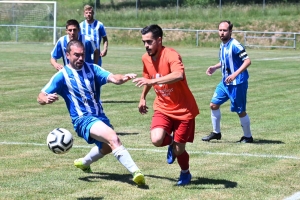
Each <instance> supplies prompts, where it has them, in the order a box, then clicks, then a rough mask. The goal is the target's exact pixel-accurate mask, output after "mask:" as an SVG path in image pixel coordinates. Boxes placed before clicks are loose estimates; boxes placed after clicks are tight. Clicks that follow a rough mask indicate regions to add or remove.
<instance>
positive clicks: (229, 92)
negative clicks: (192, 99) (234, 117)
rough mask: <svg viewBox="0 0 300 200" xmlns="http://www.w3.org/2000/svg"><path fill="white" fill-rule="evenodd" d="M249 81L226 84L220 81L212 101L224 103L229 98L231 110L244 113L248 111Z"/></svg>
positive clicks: (219, 103) (218, 103)
mask: <svg viewBox="0 0 300 200" xmlns="http://www.w3.org/2000/svg"><path fill="white" fill-rule="evenodd" d="M247 89H248V82H244V83H241V84H239V85H225V84H224V83H223V82H220V83H219V84H218V85H217V87H216V90H215V93H214V95H213V97H212V99H211V103H214V104H217V105H222V104H223V103H225V102H226V101H227V100H228V99H230V101H231V107H230V110H231V112H237V113H242V112H244V111H246V104H247Z"/></svg>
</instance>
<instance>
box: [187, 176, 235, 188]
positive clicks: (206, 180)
mask: <svg viewBox="0 0 300 200" xmlns="http://www.w3.org/2000/svg"><path fill="white" fill-rule="evenodd" d="M191 184H193V185H202V186H204V185H208V186H206V187H202V188H201V187H200V188H199V187H193V186H192V187H189V189H194V188H195V189H225V188H235V187H236V186H237V182H233V181H228V180H224V179H209V178H201V177H197V179H195V178H193V179H192V181H191ZM211 185H214V186H215V187H209V186H211ZM221 186H222V187H221Z"/></svg>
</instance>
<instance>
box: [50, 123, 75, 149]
mask: <svg viewBox="0 0 300 200" xmlns="http://www.w3.org/2000/svg"><path fill="white" fill-rule="evenodd" d="M47 145H48V147H49V149H50V150H51V151H53V152H54V153H56V154H63V153H67V152H68V151H69V150H70V149H71V148H72V146H73V136H72V133H70V131H68V130H67V129H64V128H56V129H54V130H53V131H51V132H50V133H49V134H48V137H47Z"/></svg>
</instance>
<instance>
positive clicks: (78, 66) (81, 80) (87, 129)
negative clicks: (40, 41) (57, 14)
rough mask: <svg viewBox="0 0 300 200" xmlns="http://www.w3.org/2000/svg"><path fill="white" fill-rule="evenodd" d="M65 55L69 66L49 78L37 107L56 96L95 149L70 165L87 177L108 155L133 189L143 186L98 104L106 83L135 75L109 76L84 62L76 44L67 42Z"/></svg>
mask: <svg viewBox="0 0 300 200" xmlns="http://www.w3.org/2000/svg"><path fill="white" fill-rule="evenodd" d="M66 51H67V53H66V56H67V58H68V59H69V64H67V65H65V66H64V68H62V69H61V70H59V71H58V72H56V74H54V75H53V76H52V78H51V79H50V81H49V82H48V83H47V84H46V86H44V88H43V89H42V90H41V92H40V93H39V95H38V98H37V101H38V102H39V104H41V105H45V104H51V103H53V102H55V101H57V100H58V95H60V96H61V97H62V98H63V99H64V100H65V103H66V106H67V109H68V110H69V113H70V117H71V119H72V123H73V126H74V130H75V131H76V132H77V134H78V136H79V137H81V138H83V139H84V140H86V142H87V143H89V144H95V145H96V146H94V147H93V148H92V149H91V150H90V152H89V153H88V154H87V155H86V156H85V157H84V158H79V159H77V160H75V161H74V165H75V166H76V167H77V168H80V169H81V170H83V171H84V172H87V173H90V172H92V171H91V167H90V165H91V164H92V163H93V162H96V161H97V160H99V159H100V158H102V157H103V156H105V155H106V154H108V153H110V152H112V153H113V155H114V156H115V157H116V159H117V160H118V161H119V162H120V163H121V164H122V165H123V166H124V167H125V168H126V169H127V170H128V171H129V172H131V173H132V175H133V181H134V182H135V183H136V184H137V185H144V184H145V178H144V175H143V174H142V173H141V171H140V170H139V168H138V167H137V165H136V164H135V163H134V161H133V160H132V158H131V156H130V154H129V152H128V151H127V150H126V149H125V147H124V146H123V145H122V143H121V141H120V139H119V137H118V136H117V134H116V132H115V131H114V130H113V129H112V128H111V125H110V121H109V119H108V118H107V117H106V115H105V113H104V111H103V107H102V104H101V101H100V91H101V86H103V85H105V84H106V83H114V84H116V85H119V84H123V83H125V82H126V81H128V80H130V79H132V78H135V77H136V74H125V75H121V74H112V73H110V72H108V71H106V70H104V69H103V68H101V67H100V66H98V65H95V64H92V63H87V62H84V58H85V52H84V45H83V43H82V42H81V41H79V40H71V41H70V42H69V43H68V45H67V49H66Z"/></svg>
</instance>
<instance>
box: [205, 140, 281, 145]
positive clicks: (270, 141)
mask: <svg viewBox="0 0 300 200" xmlns="http://www.w3.org/2000/svg"><path fill="white" fill-rule="evenodd" d="M209 143H236V144H245V143H240V142H239V141H226V140H211V141H209ZM251 144H284V142H282V141H280V140H260V139H254V140H253V143H251Z"/></svg>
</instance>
